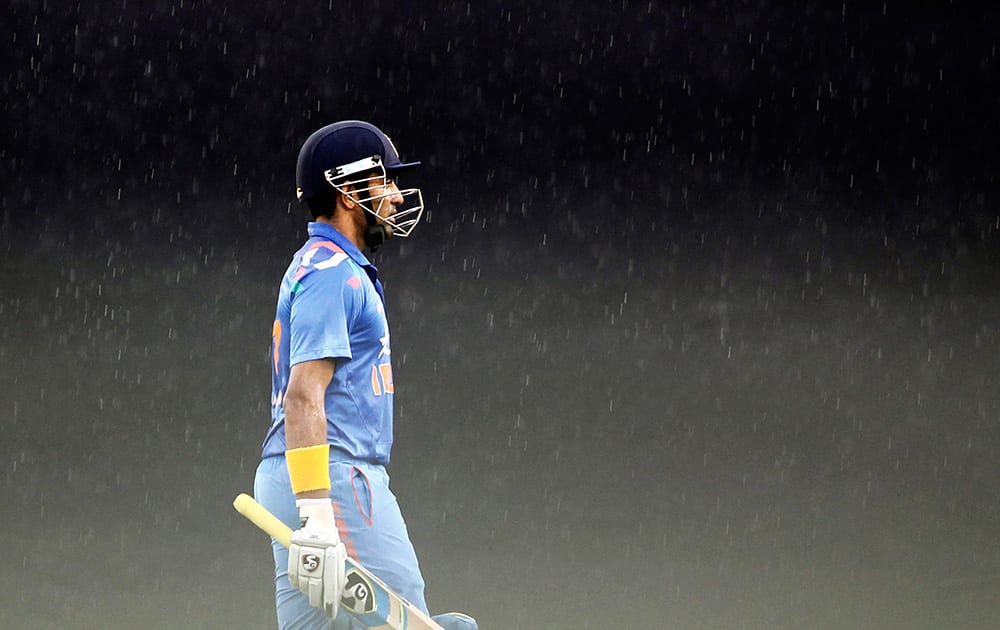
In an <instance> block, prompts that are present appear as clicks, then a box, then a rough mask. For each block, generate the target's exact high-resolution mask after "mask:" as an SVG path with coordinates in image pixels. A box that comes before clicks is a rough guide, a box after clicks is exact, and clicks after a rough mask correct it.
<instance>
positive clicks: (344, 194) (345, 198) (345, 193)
mask: <svg viewBox="0 0 1000 630" xmlns="http://www.w3.org/2000/svg"><path fill="white" fill-rule="evenodd" d="M337 201H338V203H342V204H343V205H344V208H346V209H347V210H353V209H354V207H355V206H357V205H358V200H357V199H355V198H354V186H353V185H351V184H348V185H347V186H344V187H343V189H342V190H341V192H340V194H339V195H337Z"/></svg>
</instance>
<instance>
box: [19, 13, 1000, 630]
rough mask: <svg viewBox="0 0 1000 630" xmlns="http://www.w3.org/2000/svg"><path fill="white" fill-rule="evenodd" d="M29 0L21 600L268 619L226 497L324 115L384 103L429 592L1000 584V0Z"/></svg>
mask: <svg viewBox="0 0 1000 630" xmlns="http://www.w3.org/2000/svg"><path fill="white" fill-rule="evenodd" d="M5 11H7V12H8V14H9V19H5V20H4V21H3V25H4V26H3V32H2V36H3V38H4V39H5V41H8V42H13V54H12V55H10V56H9V57H7V58H5V59H4V60H3V61H2V62H0V63H2V66H0V67H2V70H3V75H2V76H3V83H2V85H3V87H4V94H5V99H6V100H5V105H4V108H5V112H6V116H7V118H8V121H9V122H8V126H7V128H6V129H5V130H4V131H3V132H0V133H2V136H0V137H2V139H3V148H2V153H0V175H2V187H3V188H2V195H0V207H2V217H0V256H2V266H0V428H2V441H0V456H2V462H0V463H2V471H3V472H2V476H0V506H2V515H3V516H2V523H3V535H2V536H0V558H2V567H3V570H2V572H0V627H3V628H47V627H67V628H115V629H117V628H134V627H143V628H165V629H166V628H171V629H173V628H178V627H185V628H270V627H273V626H274V621H273V615H274V605H273V600H272V597H273V593H272V587H271V578H270V572H271V559H270V550H269V545H268V541H267V539H266V537H265V536H264V535H263V534H261V533H260V532H259V531H257V530H256V529H255V528H254V527H253V526H251V525H250V524H249V523H248V522H246V521H244V520H243V519H242V517H240V516H239V515H237V514H236V513H235V512H234V511H233V510H232V508H231V505H230V504H231V501H232V499H233V497H234V496H235V494H236V493H238V492H242V491H250V490H251V488H252V478H253V471H254V468H255V466H256V464H257V461H258V457H259V444H260V441H261V439H262V438H263V434H264V431H265V430H266V427H267V425H268V421H269V418H268V394H269V378H270V375H269V369H268V342H269V330H270V324H271V321H272V319H273V314H274V301H275V296H276V285H277V282H278V280H279V279H280V276H281V273H282V272H283V270H284V268H285V266H286V264H287V261H288V258H289V256H290V255H291V253H292V252H293V251H294V250H295V249H296V248H297V247H298V245H299V244H300V242H301V241H302V240H303V239H304V237H305V216H304V213H303V212H301V211H300V209H299V208H298V207H296V206H295V205H294V201H293V198H292V194H291V191H292V188H293V177H294V160H295V154H296V152H297V150H298V146H299V145H300V144H301V142H302V140H303V139H304V138H305V137H306V136H307V135H308V133H309V132H310V131H312V130H313V129H314V128H316V127H318V126H320V125H322V124H325V123H327V122H331V121H333V120H337V119H342V118H353V117H357V118H365V119H369V120H371V121H372V122H375V123H376V124H379V125H381V126H383V127H384V128H386V129H387V130H388V131H389V132H390V134H391V135H392V136H393V137H394V139H395V140H396V143H397V145H398V146H399V148H400V150H401V152H402V153H403V155H404V157H406V158H412V159H423V160H424V161H425V167H426V168H425V169H424V172H423V174H422V175H421V177H420V178H419V180H418V181H416V180H415V181H414V182H413V183H417V184H419V185H421V186H422V187H423V190H424V195H425V199H426V200H427V205H428V214H427V216H426V219H425V222H424V223H423V224H421V225H420V226H419V227H418V228H417V230H416V231H415V233H414V236H413V238H411V239H408V240H406V241H399V242H392V243H390V244H388V245H387V246H386V247H385V248H384V249H383V251H380V252H379V253H378V254H377V256H376V257H375V262H376V264H377V265H378V266H379V268H380V270H381V273H382V274H383V277H384V278H385V282H386V291H387V298H388V304H389V315H390V324H391V326H392V329H393V349H394V353H393V354H394V357H395V365H394V370H395V377H396V378H395V381H396V387H397V389H396V404H397V407H396V413H397V421H396V447H395V450H394V453H393V463H392V466H391V475H392V478H393V487H394V489H395V491H396V493H397V495H398V496H399V498H400V503H401V505H402V508H403V511H404V514H405V515H406V517H407V519H408V523H409V527H410V532H411V535H412V538H413V541H414V543H415V545H416V548H417V552H418V555H419V557H420V560H421V565H422V567H423V569H424V573H425V577H426V580H427V583H428V588H427V596H428V601H429V603H430V605H431V607H432V610H433V611H434V612H443V611H445V610H464V611H467V612H469V613H470V614H473V615H474V616H476V617H477V618H478V619H479V621H480V625H481V627H483V628H484V629H487V628H506V629H525V630H534V629H540V628H552V629H562V628H567V629H569V628H650V627H652V628H776V627H780V628H991V627H994V626H995V624H996V619H997V617H998V615H1000V491H998V487H1000V486H998V483H997V481H998V478H1000V393H998V392H1000V388H998V383H997V379H998V377H997V374H998V373H1000V354H998V349H1000V339H998V335H1000V282H998V280H997V272H998V270H1000V255H998V246H1000V209H998V207H997V202H996V200H997V197H996V180H995V175H994V170H995V167H996V165H997V164H998V163H1000V160H997V148H996V147H997V146H998V145H997V143H996V140H997V138H998V135H1000V134H998V123H997V121H996V119H995V116H994V115H993V113H994V112H995V107H996V105H997V99H996V97H995V94H994V91H995V88H993V87H992V86H991V77H993V76H996V70H997V56H996V55H997V53H996V35H995V33H996V32H998V31H997V30H996V29H995V28H993V26H995V25H996V19H995V16H994V15H993V14H992V13H976V12H974V11H971V10H964V9H961V8H955V7H951V8H949V9H941V10H938V11H937V12H921V11H918V10H906V9H905V8H902V7H895V6H893V5H892V4H891V3H887V5H886V6H884V7H875V8H873V9H872V10H870V11H867V10H860V9H855V8H854V7H853V6H849V5H844V6H843V7H841V6H840V5H838V6H837V7H835V8H833V9H827V8H826V6H825V5H824V4H822V3H808V2H807V3H798V4H796V5H795V6H794V7H792V8H785V9H782V8H775V7H772V6H770V5H768V4H766V3H761V4H760V5H754V4H752V3H744V4H741V5H740V6H739V7H738V8H736V9H733V8H727V9H721V8H715V9H710V10H707V9H692V8H691V7H689V6H686V5H681V4H672V3H655V2H654V3H644V4H642V5H641V6H639V5H636V6H632V5H622V4H621V3H598V2H593V3H555V4H549V3H530V2H524V3H517V4H516V5H509V4H508V3H499V2H497V3H483V4H476V6H473V5H472V4H447V3H441V4H433V3H408V4H406V5H405V6H402V5H399V6H397V4H396V3H391V2H382V3H363V4H362V3H358V4H351V3H347V4H345V5H342V6H337V7H328V6H327V5H325V4H324V5H323V6H321V7H317V8H315V10H311V9H306V8H302V7H301V6H300V7H299V8H294V9H293V8H289V7H286V6H284V5H282V4H281V3H277V2H267V3H258V5H255V6H254V7H252V8H248V7H244V6H242V5H236V4H233V3H211V4H210V5H209V4H206V3H198V2H195V3H191V2H184V3H183V4H181V3H180V2H176V3H171V2H137V3H132V2H130V3H128V4H127V5H122V6H118V5H116V6H115V7H111V6H110V5H108V6H106V7H97V8H93V7H92V8H81V7H77V6H76V5H72V4H70V3H58V2H57V3H53V2H49V3H39V2H14V3H11V4H10V5H9V6H8V7H7V8H6V9H5ZM406 183H410V182H406Z"/></svg>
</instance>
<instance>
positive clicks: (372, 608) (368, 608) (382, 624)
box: [233, 494, 443, 630]
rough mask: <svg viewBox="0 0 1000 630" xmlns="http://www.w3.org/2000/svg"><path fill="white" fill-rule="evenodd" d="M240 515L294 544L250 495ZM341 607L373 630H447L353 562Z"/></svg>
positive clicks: (242, 498)
mask: <svg viewBox="0 0 1000 630" xmlns="http://www.w3.org/2000/svg"><path fill="white" fill-rule="evenodd" d="M233 507H234V508H236V511H237V512H239V513H240V514H242V515H243V516H245V517H246V518H247V519H248V520H249V521H250V522H251V523H253V524H254V525H256V526H257V527H259V528H260V529H262V530H264V532H265V533H267V534H268V535H270V536H271V538H274V539H275V540H277V541H278V542H279V543H281V544H282V545H283V546H285V547H287V546H288V545H289V544H291V540H292V530H291V529H290V528H289V527H288V526H287V525H285V524H284V523H282V522H281V521H280V520H278V517H276V516H275V515H274V514H271V513H270V512H269V511H268V510H267V508H265V507H264V506H263V505H261V504H260V503H257V501H255V500H254V498H253V497H251V496H250V495H248V494H240V495H239V496H237V497H236V500H234V501H233ZM346 569H347V583H346V586H345V587H344V596H343V597H342V598H341V600H340V605H341V607H342V608H344V610H346V611H347V612H349V613H350V614H352V615H354V617H355V618H356V619H358V620H359V621H360V622H361V623H363V624H365V626H366V627H368V628H371V629H372V630H443V629H442V628H441V626H440V625H438V624H437V623H436V622H435V621H434V620H433V619H431V618H430V617H428V616H427V614H426V613H424V612H423V611H422V610H420V609H419V608H417V607H416V606H414V605H413V604H411V603H410V602H408V601H406V599H404V598H402V597H400V596H399V595H397V594H396V593H395V592H393V590H392V589H391V588H389V587H388V586H386V584H385V582H383V581H382V580H380V579H378V578H377V577H375V576H374V575H372V573H371V572H370V571H368V569H366V568H364V567H363V566H361V565H360V564H359V563H357V562H355V561H354V560H352V559H351V558H348V559H347V564H346Z"/></svg>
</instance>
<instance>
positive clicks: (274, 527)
mask: <svg viewBox="0 0 1000 630" xmlns="http://www.w3.org/2000/svg"><path fill="white" fill-rule="evenodd" d="M233 507H234V508H236V511H237V512H239V513H240V514H242V515H243V516H245V517H247V519H249V520H250V522H251V523H253V524H254V525H256V526H257V527H259V528H261V529H262V530H264V532H265V533H267V534H268V535H270V536H271V538H273V539H275V540H277V541H278V542H279V543H281V545H282V546H283V547H287V546H288V545H290V544H292V530H291V529H290V528H289V527H288V525H285V524H284V523H282V522H281V521H279V520H278V517H277V516H275V515H274V514H271V513H270V512H268V511H267V508H265V507H264V506H263V505H261V504H260V503H257V501H255V500H254V498H253V497H251V496H250V495H249V494H246V493H240V495H239V496H237V497H236V499H235V500H234V501H233Z"/></svg>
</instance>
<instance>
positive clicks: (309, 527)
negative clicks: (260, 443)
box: [284, 359, 347, 617]
mask: <svg viewBox="0 0 1000 630" xmlns="http://www.w3.org/2000/svg"><path fill="white" fill-rule="evenodd" d="M335 369H336V362H335V361H334V360H333V359H318V360H314V361H303V362H302V363H296V364H295V365H293V366H292V368H291V372H290V374H289V376H288V387H287V389H286V390H285V402H284V405H285V441H286V445H287V450H286V451H285V459H286V461H287V463H288V476H289V478H290V479H291V482H292V490H293V491H294V492H295V497H296V501H295V503H296V505H297V506H298V508H299V518H300V519H301V523H302V526H301V527H300V528H299V529H297V530H295V531H294V532H292V536H291V544H290V545H289V547H288V580H289V581H290V582H291V583H292V585H293V586H295V587H296V588H298V589H299V590H300V591H302V592H303V593H305V594H306V595H308V596H309V604H310V605H312V606H315V607H317V608H320V609H322V610H324V611H325V612H326V614H327V615H328V616H329V617H334V616H336V614H337V609H338V607H339V605H340V597H341V594H342V593H343V590H344V581H345V570H344V564H345V561H346V559H347V553H346V551H345V550H344V545H343V544H342V543H341V542H340V535H339V533H338V532H337V525H336V519H335V517H334V514H333V503H332V502H331V501H330V468H329V453H330V447H329V444H328V443H327V441H326V423H327V420H326V404H325V401H326V389H327V387H329V386H330V381H331V380H332V379H333V372H334V370H335Z"/></svg>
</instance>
